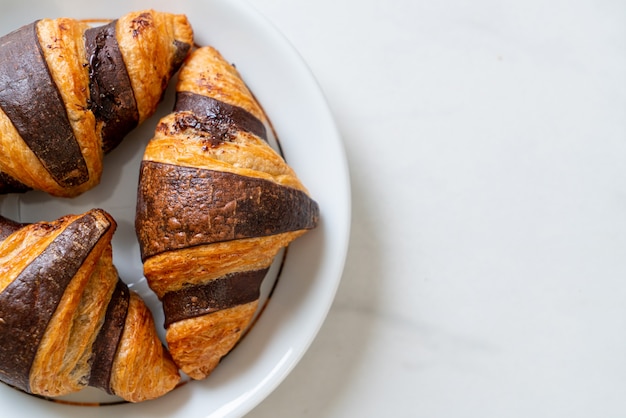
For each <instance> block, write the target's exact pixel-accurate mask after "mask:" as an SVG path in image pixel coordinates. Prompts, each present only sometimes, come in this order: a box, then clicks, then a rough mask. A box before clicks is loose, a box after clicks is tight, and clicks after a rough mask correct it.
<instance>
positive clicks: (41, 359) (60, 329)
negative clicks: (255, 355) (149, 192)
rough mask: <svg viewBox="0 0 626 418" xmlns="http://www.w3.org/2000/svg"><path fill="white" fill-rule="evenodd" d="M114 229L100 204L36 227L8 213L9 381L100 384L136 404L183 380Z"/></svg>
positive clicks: (1, 246)
mask: <svg viewBox="0 0 626 418" xmlns="http://www.w3.org/2000/svg"><path fill="white" fill-rule="evenodd" d="M115 228H116V224H115V221H114V220H113V219H112V218H111V216H110V215H108V214H107V213H106V212H105V211H103V210H101V209H94V210H91V211H89V212H86V213H84V214H81V215H68V216H65V217H62V218H60V219H57V220H55V221H52V222H39V223H34V224H20V223H16V222H13V221H11V220H9V219H6V218H4V217H0V380H2V381H3V382H5V383H7V384H10V385H12V386H14V387H17V388H19V389H21V390H23V391H26V392H28V393H32V394H37V395H42V396H59V395H65V394H69V393H72V392H76V391H78V390H80V389H83V388H84V387H86V386H92V387H96V388H100V389H102V390H104V391H106V392H108V393H110V394H114V395H117V396H119V397H121V398H123V399H125V400H127V401H130V402H139V401H143V400H148V399H152V398H156V397H158V396H161V395H163V394H165V393H167V392H169V391H170V390H172V389H173V388H174V387H175V386H176V385H177V384H178V382H179V380H180V374H179V372H178V368H177V367H176V365H175V364H174V363H173V362H172V359H171V356H170V355H169V353H168V352H167V351H166V350H165V349H164V347H163V345H162V343H161V341H160V340H159V337H158V335H157V332H156V328H155V325H154V321H153V319H152V316H151V313H150V311H149V310H148V308H147V306H146V305H145V303H144V302H143V301H142V299H141V298H140V297H139V296H138V295H137V294H136V293H134V292H132V291H129V289H128V287H127V286H126V285H125V284H124V283H123V282H122V281H121V280H120V279H119V277H118V274H117V270H116V269H115V267H114V265H113V263H112V249H111V237H112V235H113V232H114V230H115Z"/></svg>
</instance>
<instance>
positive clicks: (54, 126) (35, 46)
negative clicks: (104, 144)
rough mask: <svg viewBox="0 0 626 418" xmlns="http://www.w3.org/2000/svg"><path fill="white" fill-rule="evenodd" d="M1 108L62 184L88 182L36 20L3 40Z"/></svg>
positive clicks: (75, 184) (87, 174)
mask: <svg viewBox="0 0 626 418" xmlns="http://www.w3.org/2000/svg"><path fill="white" fill-rule="evenodd" d="M0 107H1V108H2V110H3V111H4V113H5V114H6V115H7V116H8V117H9V119H10V120H11V122H12V123H13V125H14V126H15V128H16V129H17V131H18V132H19V134H20V136H21V137H22V139H23V140H24V142H25V143H26V144H27V145H28V147H29V148H30V149H31V150H32V151H33V153H34V154H35V155H36V156H37V158H38V159H39V161H41V163H42V164H43V166H44V167H45V168H46V170H47V171H48V172H49V173H50V175H51V176H52V178H53V179H54V180H55V181H56V182H57V183H58V184H59V185H61V186H62V187H73V186H78V185H80V184H82V183H84V182H86V181H87V180H88V179H89V172H88V170H87V164H86V163H85V160H84V159H83V155H82V153H81V150H80V146H79V144H78V142H77V141H76V138H75V136H74V132H73V130H72V127H71V125H70V122H69V119H68V116H67V113H66V111H65V105H64V103H63V100H62V98H61V95H60V93H59V91H58V88H57V86H56V84H55V83H54V81H53V80H52V77H51V75H50V72H49V70H48V66H47V65H46V61H45V58H44V56H43V52H42V50H41V45H40V44H39V39H38V36H37V22H34V23H31V24H29V25H26V26H23V27H21V28H20V29H17V30H15V31H13V32H11V33H9V34H8V35H5V36H3V37H2V38H0Z"/></svg>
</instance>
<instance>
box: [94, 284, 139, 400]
mask: <svg viewBox="0 0 626 418" xmlns="http://www.w3.org/2000/svg"><path fill="white" fill-rule="evenodd" d="M129 303H130V291H129V290H128V286H126V284H125V283H124V282H123V281H121V280H118V281H117V285H116V286H115V290H114V291H113V296H112V297H111V300H110V301H109V306H108V307H107V312H106V316H105V319H104V324H102V328H100V332H98V336H97V337H96V341H95V342H94V345H93V349H92V351H93V357H92V358H93V362H92V364H91V375H90V376H89V386H93V387H96V388H100V389H102V390H104V391H106V392H107V393H110V394H112V395H113V391H112V389H111V372H112V370H113V360H115V353H117V347H118V346H119V343H120V339H121V338H122V332H123V331H124V325H125V324H126V315H127V314H128V305H129Z"/></svg>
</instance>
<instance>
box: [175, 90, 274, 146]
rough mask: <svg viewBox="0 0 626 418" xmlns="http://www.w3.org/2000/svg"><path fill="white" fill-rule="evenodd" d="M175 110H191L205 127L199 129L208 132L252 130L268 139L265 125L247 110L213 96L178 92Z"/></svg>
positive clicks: (260, 136) (253, 132)
mask: <svg viewBox="0 0 626 418" xmlns="http://www.w3.org/2000/svg"><path fill="white" fill-rule="evenodd" d="M174 111H175V112H182V111H189V112H192V113H193V114H194V115H195V116H196V118H197V119H198V121H199V122H198V123H200V124H204V125H205V127H200V128H199V129H201V130H204V131H206V132H211V131H213V132H215V131H217V132H228V131H231V130H241V131H245V132H250V133H251V134H254V135H256V136H258V137H259V138H261V139H263V140H265V141H267V130H266V129H265V125H263V122H261V121H260V120H259V119H258V118H257V117H255V116H254V115H253V114H251V113H250V112H248V111H247V110H245V109H243V108H241V107H239V106H233V105H231V104H228V103H225V102H222V101H220V100H216V99H214V98H212V97H208V96H203V95H201V94H196V93H191V92H187V91H179V92H177V93H176V106H175V108H174Z"/></svg>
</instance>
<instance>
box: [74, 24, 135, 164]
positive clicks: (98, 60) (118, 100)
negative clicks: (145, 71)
mask: <svg viewBox="0 0 626 418" xmlns="http://www.w3.org/2000/svg"><path fill="white" fill-rule="evenodd" d="M116 24H117V20H114V21H112V22H111V23H109V24H107V25H104V26H98V27H95V28H90V29H87V30H86V31H85V50H86V52H87V56H88V57H89V94H90V109H91V111H92V112H93V114H94V116H95V117H96V119H97V120H100V121H102V122H104V124H103V127H102V149H103V150H104V152H105V153H108V152H109V151H111V150H113V149H114V148H115V147H117V146H118V145H119V144H120V142H122V139H124V136H126V134H128V132H130V131H131V130H132V129H134V128H135V127H136V126H137V124H138V123H139V111H138V110H137V102H136V100H135V94H134V92H133V88H132V85H131V82H130V77H129V76H128V71H127V70H126V65H125V64H124V59H123V57H122V53H121V52H120V48H119V45H118V43H117V38H116V37H115V25H116Z"/></svg>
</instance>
